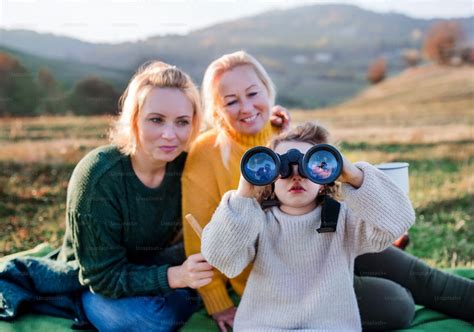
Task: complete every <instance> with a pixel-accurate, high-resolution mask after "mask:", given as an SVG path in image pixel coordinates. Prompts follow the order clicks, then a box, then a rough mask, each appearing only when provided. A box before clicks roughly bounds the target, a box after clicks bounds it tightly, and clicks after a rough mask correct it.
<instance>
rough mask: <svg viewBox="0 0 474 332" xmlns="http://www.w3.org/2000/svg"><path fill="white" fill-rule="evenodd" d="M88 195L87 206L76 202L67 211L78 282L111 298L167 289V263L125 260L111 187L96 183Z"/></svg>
mask: <svg viewBox="0 0 474 332" xmlns="http://www.w3.org/2000/svg"><path fill="white" fill-rule="evenodd" d="M72 185H74V184H72ZM71 189H74V188H71ZM72 191H74V190H72ZM91 195H92V197H88V199H90V202H91V203H90V208H85V207H82V206H81V204H79V205H78V206H76V208H74V209H70V210H68V212H67V218H68V223H69V225H70V227H71V235H72V239H73V241H72V243H73V248H74V252H75V255H76V259H77V260H78V262H79V279H80V281H81V283H82V284H84V285H86V286H89V288H90V289H91V290H92V291H94V292H96V293H99V294H101V295H104V296H107V297H111V298H120V297H129V296H139V295H153V294H156V295H164V294H166V293H168V292H170V291H171V289H170V287H169V285H168V277H167V271H168V267H169V266H168V265H162V266H157V265H154V266H144V265H136V264H131V263H129V262H128V260H127V254H126V252H127V250H126V248H125V247H124V246H123V245H122V238H121V237H122V227H123V225H122V224H123V220H122V216H121V211H120V207H119V204H118V202H117V199H116V198H115V196H114V194H113V193H112V192H111V190H107V189H104V188H102V187H101V186H100V185H99V184H97V185H96V186H95V188H94V190H93V192H92V194H91Z"/></svg>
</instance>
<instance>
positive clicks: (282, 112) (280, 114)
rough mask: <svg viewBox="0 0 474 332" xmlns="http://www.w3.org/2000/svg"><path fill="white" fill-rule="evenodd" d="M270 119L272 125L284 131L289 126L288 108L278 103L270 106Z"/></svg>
mask: <svg viewBox="0 0 474 332" xmlns="http://www.w3.org/2000/svg"><path fill="white" fill-rule="evenodd" d="M270 121H271V123H272V125H273V126H275V127H279V128H280V129H281V131H286V130H288V128H290V122H291V115H290V112H288V110H287V109H286V108H284V107H282V106H280V105H275V106H273V107H272V113H271V115H270Z"/></svg>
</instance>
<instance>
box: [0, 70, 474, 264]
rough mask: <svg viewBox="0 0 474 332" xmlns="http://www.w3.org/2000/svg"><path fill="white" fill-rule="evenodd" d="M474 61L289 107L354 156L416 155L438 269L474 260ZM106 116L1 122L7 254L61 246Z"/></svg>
mask: <svg viewBox="0 0 474 332" xmlns="http://www.w3.org/2000/svg"><path fill="white" fill-rule="evenodd" d="M473 110H474V68H473V67H472V66H471V67H468V66H463V67H442V66H436V65H430V66H423V67H417V68H410V69H407V70H405V71H403V72H402V73H401V74H400V75H397V76H394V77H392V78H390V79H388V80H385V81H383V82H381V83H379V84H377V85H375V86H373V87H371V88H369V89H367V90H365V91H363V92H362V93H361V94H359V95H358V96H356V97H355V98H353V99H351V100H349V101H347V102H346V103H343V104H340V105H338V106H335V107H332V108H326V109H317V110H313V111H308V110H298V109H292V110H291V113H292V117H293V124H297V123H299V122H303V121H308V120H313V121H314V120H316V121H319V122H321V123H323V124H325V125H326V126H328V127H329V128H330V130H331V132H332V134H333V141H334V142H335V143H337V144H338V146H339V147H340V148H341V150H342V152H343V153H344V154H345V155H346V157H348V158H349V159H350V160H352V161H357V160H367V161H369V162H371V163H374V164H376V163H380V162H390V161H406V162H409V163H410V194H409V195H410V199H411V201H412V203H413V205H414V207H415V210H416V214H417V221H416V224H415V225H414V226H413V227H412V229H411V230H410V232H409V233H410V236H411V243H410V245H409V246H408V248H407V250H408V251H409V252H411V253H413V254H414V255H416V256H418V257H421V258H423V259H425V260H426V261H427V262H428V263H429V264H431V265H433V266H438V267H452V266H468V267H474V223H473V215H474V199H473V193H474V167H473V160H474V131H473V128H474V126H473V125H474V115H473V112H472V111H473ZM111 120H112V117H109V116H92V117H80V116H60V117H35V118H4V119H1V120H0V146H1V148H0V230H1V232H0V234H1V235H0V256H3V255H7V254H10V253H14V252H16V251H19V250H24V249H29V248H31V247H33V246H35V245H36V244H39V243H41V242H43V241H48V242H50V243H51V244H52V245H53V246H59V245H60V244H61V240H62V237H63V234H64V229H65V223H64V214H65V202H66V189H67V184H68V180H69V177H70V175H71V173H72V171H73V169H74V166H75V164H76V163H77V162H78V161H79V160H80V159H81V158H82V157H83V156H84V155H85V154H86V153H87V152H88V151H90V150H91V149H93V148H94V147H97V146H99V145H101V144H105V143H107V130H108V126H109V124H110V121H111Z"/></svg>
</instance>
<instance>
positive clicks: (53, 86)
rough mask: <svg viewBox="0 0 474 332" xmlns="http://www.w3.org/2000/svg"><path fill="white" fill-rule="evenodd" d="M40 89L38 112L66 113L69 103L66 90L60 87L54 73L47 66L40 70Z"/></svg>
mask: <svg viewBox="0 0 474 332" xmlns="http://www.w3.org/2000/svg"><path fill="white" fill-rule="evenodd" d="M38 89H39V93H40V100H39V105H38V109H37V113H38V114H56V115H57V114H64V113H66V111H67V103H66V97H65V94H64V92H63V91H62V90H61V89H60V88H59V86H58V83H57V81H56V79H55V78H54V76H53V74H52V73H51V72H50V71H49V70H48V69H47V68H40V70H39V71H38Z"/></svg>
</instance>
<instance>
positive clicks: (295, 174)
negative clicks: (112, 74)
mask: <svg viewBox="0 0 474 332" xmlns="http://www.w3.org/2000/svg"><path fill="white" fill-rule="evenodd" d="M291 168H292V172H291V179H292V180H293V181H296V180H301V175H300V173H299V172H298V165H291Z"/></svg>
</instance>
